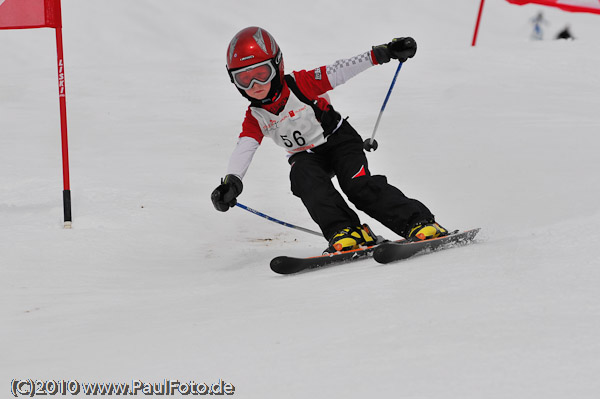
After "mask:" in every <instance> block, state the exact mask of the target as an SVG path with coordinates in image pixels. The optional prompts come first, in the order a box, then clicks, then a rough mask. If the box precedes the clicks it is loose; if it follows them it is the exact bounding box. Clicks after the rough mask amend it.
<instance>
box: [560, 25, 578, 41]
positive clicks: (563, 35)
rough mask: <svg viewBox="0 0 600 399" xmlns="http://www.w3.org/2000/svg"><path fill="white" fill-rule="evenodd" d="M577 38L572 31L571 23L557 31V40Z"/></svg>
mask: <svg viewBox="0 0 600 399" xmlns="http://www.w3.org/2000/svg"><path fill="white" fill-rule="evenodd" d="M560 39H564V40H575V36H573V34H572V33H571V27H570V26H569V25H567V26H565V27H564V29H563V30H561V31H560V32H558V33H557V35H556V40H560Z"/></svg>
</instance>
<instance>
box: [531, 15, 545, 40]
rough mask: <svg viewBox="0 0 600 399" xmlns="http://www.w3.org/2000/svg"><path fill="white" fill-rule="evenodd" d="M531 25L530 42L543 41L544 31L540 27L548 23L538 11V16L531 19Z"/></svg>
mask: <svg viewBox="0 0 600 399" xmlns="http://www.w3.org/2000/svg"><path fill="white" fill-rule="evenodd" d="M530 21H531V23H532V24H533V32H531V39H532V40H544V29H542V25H548V21H547V20H546V19H545V18H544V14H543V13H542V12H541V11H540V12H539V13H538V15H536V16H535V17H533V18H531V20H530Z"/></svg>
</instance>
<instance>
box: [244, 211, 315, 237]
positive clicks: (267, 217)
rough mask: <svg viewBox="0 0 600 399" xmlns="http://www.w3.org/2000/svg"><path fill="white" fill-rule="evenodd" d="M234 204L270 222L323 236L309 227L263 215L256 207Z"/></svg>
mask: <svg viewBox="0 0 600 399" xmlns="http://www.w3.org/2000/svg"><path fill="white" fill-rule="evenodd" d="M235 205H236V206H238V207H240V208H242V209H244V210H246V211H248V212H250V213H253V214H255V215H257V216H260V217H262V218H265V219H267V220H269V221H271V222H275V223H279V224H280V225H282V226H285V227H290V228H292V229H296V230H300V231H304V232H305V233H310V234H314V235H316V236H319V237H323V234H321V233H319V232H316V231H314V230H310V229H305V228H304V227H300V226H296V225H293V224H291V223H286V222H284V221H281V220H279V219H275V218H273V217H271V216H269V215H265V214H264V213H262V212H259V211H257V210H256V209H252V208H250V207H248V206H246V205H244V204H240V203H239V202H238V203H236V204H235Z"/></svg>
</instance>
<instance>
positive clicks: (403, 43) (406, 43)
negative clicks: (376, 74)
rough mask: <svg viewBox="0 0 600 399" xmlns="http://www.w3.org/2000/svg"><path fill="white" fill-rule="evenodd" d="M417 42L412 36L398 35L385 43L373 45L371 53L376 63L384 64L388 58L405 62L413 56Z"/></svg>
mask: <svg viewBox="0 0 600 399" xmlns="http://www.w3.org/2000/svg"><path fill="white" fill-rule="evenodd" d="M416 52H417V42H416V41H415V39H413V38H412V37H398V38H395V39H392V41H391V42H389V43H387V44H380V45H379V46H373V55H374V56H375V59H376V60H377V63H378V64H385V63H386V62H389V61H390V59H395V60H398V61H400V62H405V61H406V60H407V59H409V58H412V57H414V56H415V54H416Z"/></svg>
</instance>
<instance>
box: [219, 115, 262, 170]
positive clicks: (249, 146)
mask: <svg viewBox="0 0 600 399" xmlns="http://www.w3.org/2000/svg"><path fill="white" fill-rule="evenodd" d="M263 138H264V135H263V134H262V131H261V130H260V125H259V124H258V121H257V120H256V118H255V117H254V116H253V115H252V112H251V111H250V108H249V107H248V110H247V111H246V117H245V118H244V122H243V123H242V132H241V133H240V137H239V139H238V142H237V145H236V146H235V148H234V149H233V152H232V153H231V156H230V157H229V165H228V166H227V174H228V175H229V174H231V175H236V176H237V177H239V178H240V180H242V179H243V178H244V175H245V174H246V171H248V167H250V163H251V162H252V158H253V157H254V153H255V152H256V150H257V149H258V147H259V146H260V143H261V142H262V139H263Z"/></svg>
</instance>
